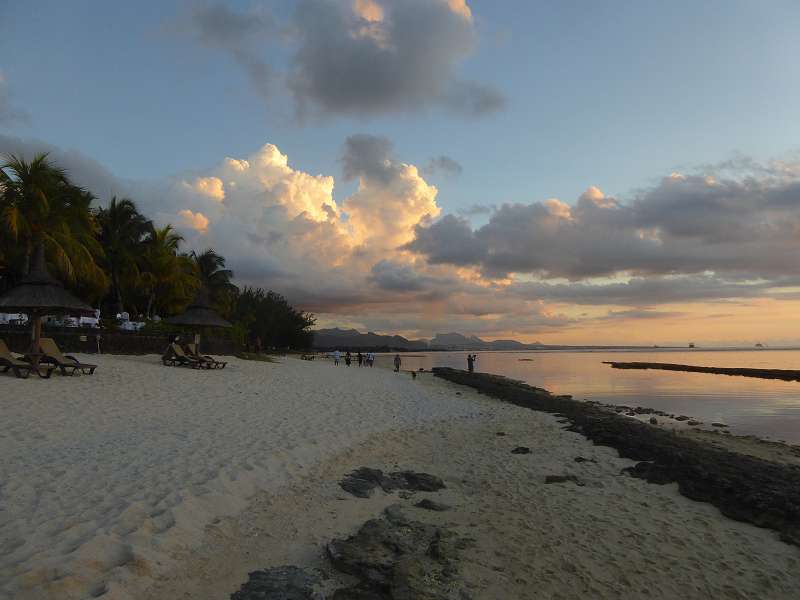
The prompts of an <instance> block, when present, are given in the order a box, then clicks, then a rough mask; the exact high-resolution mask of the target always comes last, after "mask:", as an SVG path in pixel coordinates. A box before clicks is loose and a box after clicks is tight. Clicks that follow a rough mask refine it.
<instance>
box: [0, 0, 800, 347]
mask: <svg viewBox="0 0 800 600" xmlns="http://www.w3.org/2000/svg"><path fill="white" fill-rule="evenodd" d="M798 31H800V3H798V2H797V0H770V2H755V1H751V0H747V1H743V0H742V1H740V0H703V1H697V0H692V1H683V0H673V1H670V2H656V1H649V0H643V1H639V0H618V1H615V0H610V1H608V2H589V1H586V0H559V1H558V2H553V1H549V0H547V1H545V0H542V1H537V0H508V1H506V0H503V1H489V0H469V1H465V0H308V1H304V0H298V1H290V0H274V1H264V2H252V1H249V0H247V1H242V2H188V1H187V2H184V1H174V2H173V1H168V0H165V1H162V2H147V3H133V2H125V3H123V2H114V1H111V2H95V1H90V0H83V1H81V0H73V1H70V2H61V1H55V0H53V1H50V2H47V1H43V2H35V3H34V2H31V3H21V2H11V0H0V154H5V153H15V154H22V155H24V156H26V157H28V158H30V157H31V156H32V155H33V154H34V153H35V152H38V151H49V152H50V153H51V156H52V158H53V159H54V160H55V161H56V162H57V163H58V164H59V165H60V166H63V167H64V168H66V169H67V170H68V171H69V173H70V174H71V176H72V178H73V180H74V181H75V182H76V183H78V184H80V185H83V186H85V187H87V188H89V189H90V190H92V191H93V192H94V193H95V194H96V195H97V196H98V198H99V202H100V203H101V204H105V203H106V202H107V201H108V199H109V198H110V197H111V196H112V195H114V194H116V195H117V196H128V197H131V198H132V199H134V200H135V201H136V202H137V204H138V205H139V207H140V209H141V210H142V211H143V212H144V213H145V214H147V215H148V216H149V217H151V218H153V219H154V220H155V221H157V222H158V223H159V224H164V223H172V224H173V225H175V226H176V227H177V228H178V229H180V231H181V233H182V234H183V235H184V236H185V237H186V240H187V249H188V248H196V249H199V250H200V249H204V248H206V247H213V248H215V249H216V250H218V251H219V252H220V253H221V254H223V255H224V256H225V257H226V258H227V259H228V263H229V266H230V267H231V268H232V269H233V270H234V273H235V276H236V281H237V283H238V284H240V285H242V284H250V285H260V286H263V287H267V288H270V289H273V290H275V291H278V292H280V293H282V294H284V295H285V296H286V297H287V298H288V299H289V300H290V301H291V302H293V303H295V304H296V305H298V306H299V307H302V308H304V309H306V310H310V311H313V312H314V313H316V314H317V316H318V325H319V326H321V327H330V326H341V327H355V328H357V329H360V330H364V331H365V330H370V331H376V332H381V333H400V334H402V335H406V336H409V337H431V336H432V335H434V334H435V333H436V332H448V331H458V332H461V333H464V334H469V335H478V336H481V337H483V338H485V339H500V338H515V339H519V340H521V341H534V340H539V341H542V342H548V343H570V344H573V343H587V344H602V343H619V344H623V343H631V344H681V345H683V344H686V343H688V342H690V341H692V342H696V343H698V344H699V345H702V344H706V345H712V344H737V345H738V344H742V345H752V344H754V343H756V342H762V343H766V344H771V345H784V344H787V345H788V344H796V343H800V320H798V315H799V314H800V118H798V114H797V110H798V109H797V107H798V106H800V61H798V60H797V57H798V56H800V36H798V35H797V32H798Z"/></svg>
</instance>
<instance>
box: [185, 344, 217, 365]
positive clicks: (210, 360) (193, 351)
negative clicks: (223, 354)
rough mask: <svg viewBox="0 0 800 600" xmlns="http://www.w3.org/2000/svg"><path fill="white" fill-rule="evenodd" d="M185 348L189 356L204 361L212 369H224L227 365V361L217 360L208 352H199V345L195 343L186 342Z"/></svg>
mask: <svg viewBox="0 0 800 600" xmlns="http://www.w3.org/2000/svg"><path fill="white" fill-rule="evenodd" d="M184 349H185V351H186V355H187V356H188V357H190V358H194V359H196V360H199V361H200V362H204V363H206V364H207V365H208V366H209V367H210V368H212V369H224V368H225V365H227V364H228V363H227V362H224V361H221V360H217V359H216V358H214V357H213V356H209V355H208V354H198V353H197V346H196V345H195V344H186V345H184Z"/></svg>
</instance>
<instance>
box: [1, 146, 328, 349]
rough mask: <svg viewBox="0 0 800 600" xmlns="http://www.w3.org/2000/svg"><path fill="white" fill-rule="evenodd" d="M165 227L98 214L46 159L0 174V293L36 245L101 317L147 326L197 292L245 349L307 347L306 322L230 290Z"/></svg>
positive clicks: (219, 261) (109, 212) (212, 256)
mask: <svg viewBox="0 0 800 600" xmlns="http://www.w3.org/2000/svg"><path fill="white" fill-rule="evenodd" d="M184 243H185V240H184V238H183V237H182V236H181V235H180V234H179V233H178V232H177V231H176V230H175V229H174V228H173V227H172V225H164V226H162V227H159V226H157V225H156V224H155V223H153V221H151V220H150V219H148V218H147V217H146V216H145V215H143V214H142V213H140V212H139V210H138V208H137V206H136V203H135V202H134V201H133V200H131V199H129V198H116V197H113V198H111V200H110V201H109V202H108V204H107V205H106V206H97V198H96V197H95V196H94V195H93V194H92V193H91V192H90V191H88V190H85V189H83V188H81V187H79V186H77V185H75V184H74V183H72V182H71V181H70V179H69V177H68V175H67V173H66V172H65V171H64V170H63V169H60V168H58V167H57V166H56V165H54V164H53V163H52V162H51V161H50V160H49V159H48V157H47V154H39V155H37V156H35V157H34V158H33V159H32V160H31V161H26V160H24V159H23V158H20V157H17V156H13V155H12V156H8V157H7V160H6V162H5V163H4V164H3V165H2V166H0V293H2V292H3V291H5V290H6V289H8V288H9V287H11V286H13V285H14V284H15V283H17V282H18V281H19V280H20V279H21V278H22V277H24V276H25V274H26V273H27V272H28V269H29V267H30V261H31V257H32V255H33V251H34V249H35V248H37V247H38V246H39V245H40V244H41V245H43V246H44V250H45V256H46V258H47V262H48V266H49V268H50V271H51V273H52V274H53V275H54V276H56V277H58V278H59V279H60V280H61V281H62V282H63V283H64V285H65V287H67V288H68V289H69V290H70V291H72V292H73V293H74V294H75V295H76V296H78V297H79V298H81V299H82V300H84V301H85V302H87V303H89V304H91V305H92V306H99V307H100V309H101V312H102V314H103V315H106V316H107V315H116V314H117V313H122V312H128V313H129V314H130V315H131V316H132V317H137V316H141V317H143V318H145V319H153V317H155V316H156V315H158V316H160V317H167V316H170V315H174V314H177V313H180V312H182V311H183V310H184V309H185V308H186V307H187V306H188V305H189V304H190V302H191V301H192V300H193V299H194V297H195V295H196V294H197V292H198V290H199V289H200V288H201V287H205V289H206V290H207V291H208V295H209V298H210V302H211V305H212V307H213V308H214V309H215V310H217V312H219V313H220V314H221V315H222V316H223V317H225V318H226V319H228V320H230V321H232V322H233V323H234V324H235V325H236V330H237V331H238V332H239V333H240V334H241V335H242V336H243V337H244V338H245V339H244V340H243V341H245V342H248V343H250V344H259V343H260V344H261V345H263V346H264V347H282V348H285V347H293V348H306V347H310V346H311V341H312V335H313V334H312V333H311V331H310V328H311V326H312V325H313V324H314V322H315V318H314V316H313V315H312V314H310V313H306V312H302V311H299V310H297V309H295V308H293V307H292V306H291V305H290V304H289V303H288V302H287V301H286V299H285V298H283V297H282V296H281V295H280V294H277V293H275V292H272V291H266V290H263V289H261V288H251V287H244V288H243V289H239V287H237V286H236V285H235V284H234V283H233V272H232V271H231V270H230V269H228V268H226V265H225V258H224V257H223V256H221V255H220V254H218V253H217V252H216V251H215V250H214V249H212V248H208V249H205V250H203V251H201V252H197V251H195V250H190V251H188V252H187V251H185V250H184V248H183V245H184Z"/></svg>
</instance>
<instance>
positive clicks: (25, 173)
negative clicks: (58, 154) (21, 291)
mask: <svg viewBox="0 0 800 600" xmlns="http://www.w3.org/2000/svg"><path fill="white" fill-rule="evenodd" d="M93 201H94V196H92V194H91V193H89V192H87V191H86V190H83V189H81V188H79V187H77V186H75V185H73V184H72V183H70V181H69V179H68V178H67V175H66V173H65V172H64V171H63V170H61V169H59V168H57V167H55V166H53V165H52V164H51V163H50V162H49V161H48V160H47V154H37V155H36V156H35V157H34V158H33V160H31V161H30V162H27V161H26V160H24V159H23V158H19V157H16V156H13V155H11V156H9V157H8V159H7V162H6V163H5V164H3V165H2V166H1V167H0V231H2V233H3V234H4V236H8V239H9V240H12V243H13V244H14V245H15V246H16V247H17V248H18V249H19V251H20V252H21V254H22V255H23V265H22V268H21V269H20V271H21V272H22V273H26V272H27V270H28V265H29V264H30V258H31V255H32V254H33V251H34V249H35V248H36V247H37V246H38V245H39V244H41V245H43V246H44V248H45V252H46V253H47V257H48V258H49V259H50V260H51V261H52V262H53V263H54V264H55V266H56V268H57V270H58V273H59V275H60V276H61V278H62V279H64V280H65V281H66V282H67V283H69V284H72V285H80V286H82V287H84V288H87V289H88V290H91V291H92V292H93V294H94V295H96V294H98V293H101V292H102V290H104V289H105V288H106V287H107V279H106V276H105V273H104V272H103V271H102V269H101V268H100V267H99V266H98V264H97V261H98V259H99V258H100V257H101V256H102V255H103V248H102V246H101V245H100V243H99V241H98V239H97V236H96V234H97V223H96V222H95V219H94V215H93V213H92V211H91V204H92V202H93Z"/></svg>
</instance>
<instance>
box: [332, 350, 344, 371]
mask: <svg viewBox="0 0 800 600" xmlns="http://www.w3.org/2000/svg"><path fill="white" fill-rule="evenodd" d="M341 357H342V355H341V353H340V352H339V351H338V350H334V351H333V366H334V367H338V366H339V359H340V358H341Z"/></svg>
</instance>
